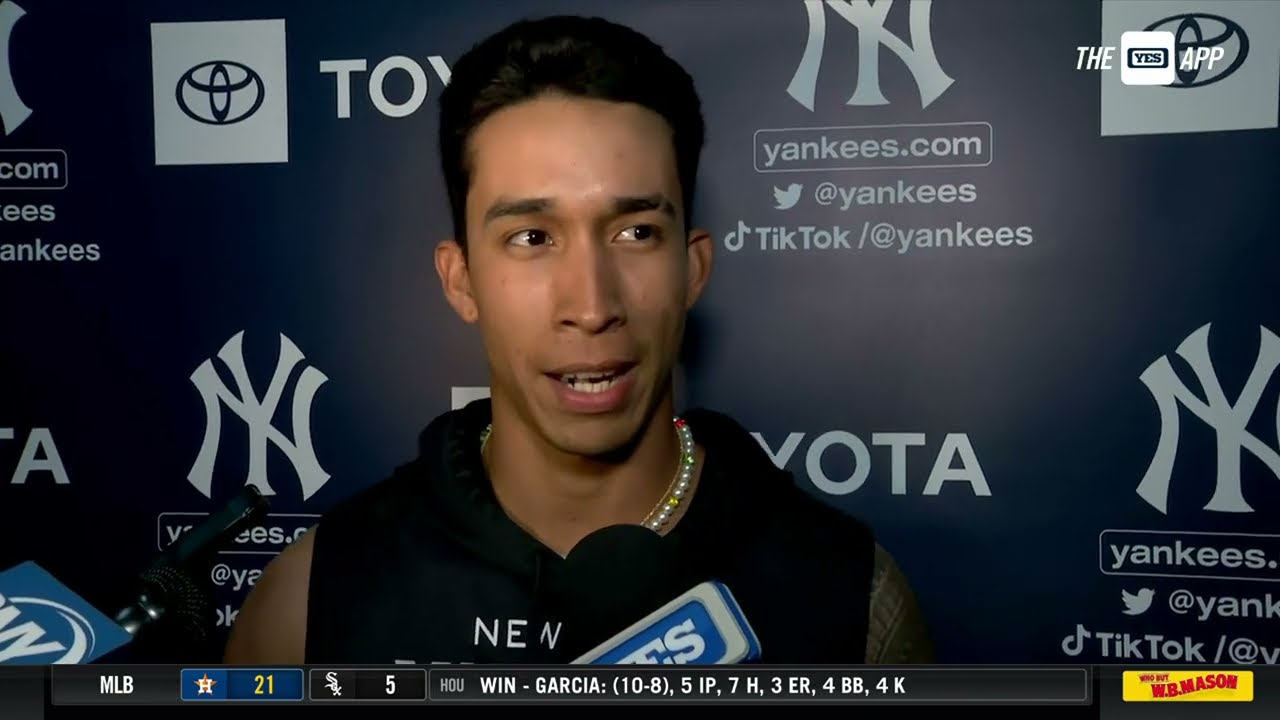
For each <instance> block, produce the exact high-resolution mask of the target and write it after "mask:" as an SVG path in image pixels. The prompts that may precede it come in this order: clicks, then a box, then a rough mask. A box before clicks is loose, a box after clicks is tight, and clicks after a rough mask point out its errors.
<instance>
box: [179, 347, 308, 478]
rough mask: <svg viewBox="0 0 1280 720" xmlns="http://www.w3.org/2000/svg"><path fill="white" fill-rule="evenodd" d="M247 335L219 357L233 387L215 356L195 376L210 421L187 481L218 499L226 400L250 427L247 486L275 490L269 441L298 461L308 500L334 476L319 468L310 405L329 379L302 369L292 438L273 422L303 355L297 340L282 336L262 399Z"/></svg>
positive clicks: (296, 387)
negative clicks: (252, 374)
mask: <svg viewBox="0 0 1280 720" xmlns="http://www.w3.org/2000/svg"><path fill="white" fill-rule="evenodd" d="M243 339H244V332H243V331H242V332H239V333H236V335H235V336H234V337H232V338H231V339H230V340H228V341H227V344H226V345H223V346H222V349H221V350H219V351H218V358H219V359H220V360H222V362H223V363H224V364H225V365H226V366H227V369H229V370H230V371H231V377H232V379H234V380H235V384H236V389H235V390H234V391H233V390H231V389H230V388H228V387H227V386H226V384H225V383H223V382H222V378H220V377H219V376H218V372H217V370H216V369H215V368H214V366H213V360H212V359H210V360H205V361H204V362H203V363H201V364H200V367H198V368H196V371H195V372H194V373H192V374H191V382H192V383H193V384H194V385H195V386H196V389H197V390H199V391H200V397H201V398H203V399H204V411H205V418H206V420H205V430H204V442H203V443H202V444H201V445H200V454H199V455H197V456H196V461H195V464H194V465H192V466H191V472H190V473H188V474H187V480H189V481H190V482H191V484H192V485H194V486H195V488H196V489H197V490H199V491H200V492H202V493H204V495H205V497H208V498H212V497H213V468H214V464H215V463H216V462H217V459H218V442H219V440H220V439H221V437H222V412H221V410H222V405H220V404H219V401H221V402H222V403H223V404H225V405H226V407H227V408H228V409H230V410H231V411H232V412H234V413H235V414H236V415H238V416H239V417H240V419H241V420H243V421H244V422H245V424H246V425H247V426H248V428H249V475H248V478H247V480H246V482H245V484H246V485H253V486H255V487H257V488H258V490H259V491H261V492H262V494H263V495H274V494H275V491H274V490H272V488H271V484H270V483H269V482H267V442H268V441H270V442H271V443H273V444H274V445H275V446H276V447H278V448H279V449H280V450H282V451H283V452H284V454H285V456H286V457H288V458H289V462H291V463H293V469H294V471H296V472H297V473H298V482H299V483H300V484H301V486H302V499H303V500H307V499H309V498H310V497H311V496H312V495H314V494H315V493H316V491H317V490H319V489H320V488H321V487H323V486H324V484H325V483H326V482H328V480H329V473H327V472H325V470H324V468H322V467H321V466H320V461H319V460H318V459H316V452H315V448H314V447H313V446H312V444H311V405H312V403H313V402H314V401H315V397H316V392H317V391H318V390H319V389H320V386H321V385H323V384H324V383H325V382H327V381H328V379H329V378H327V377H325V375H324V373H322V372H320V371H319V370H317V369H315V368H314V367H309V366H308V367H306V368H305V369H303V371H302V374H301V375H300V376H299V377H298V380H297V383H296V384H295V385H294V388H293V413H292V427H293V440H292V441H289V440H288V439H287V438H286V437H285V436H284V433H282V432H280V431H279V430H277V429H276V428H275V426H273V425H272V424H271V419H272V418H273V417H275V413H276V408H277V407H278V406H279V405H280V399H281V397H282V396H283V395H284V391H285V387H286V385H287V384H288V383H289V378H290V376H291V375H292V374H293V369H294V367H295V366H297V364H298V363H299V362H302V360H303V359H304V357H303V355H302V351H301V350H299V349H298V346H297V345H294V344H293V341H292V340H290V339H289V338H287V337H285V336H284V335H283V334H281V335H280V357H279V360H277V361H276V369H275V373H274V374H272V376H271V384H270V385H269V386H268V387H267V391H266V394H264V395H263V396H262V398H261V399H259V398H258V397H257V395H255V394H254V391H253V384H252V383H251V382H249V372H248V370H246V368H245V361H244V350H243V346H242V342H243Z"/></svg>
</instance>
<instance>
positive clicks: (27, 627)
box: [0, 486, 269, 665]
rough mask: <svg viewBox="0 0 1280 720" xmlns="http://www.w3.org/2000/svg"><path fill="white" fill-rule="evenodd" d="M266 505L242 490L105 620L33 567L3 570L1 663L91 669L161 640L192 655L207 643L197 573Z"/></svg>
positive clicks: (150, 570) (165, 556)
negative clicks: (139, 643) (138, 643)
mask: <svg viewBox="0 0 1280 720" xmlns="http://www.w3.org/2000/svg"><path fill="white" fill-rule="evenodd" d="M268 506H269V503H268V502H267V500H266V498H264V497H263V496H262V494H261V493H260V492H258V490H257V488H254V487H253V486H246V487H245V489H244V491H243V492H241V493H240V494H239V495H238V496H237V497H236V498H234V499H233V500H232V501H231V502H230V503H228V504H227V505H225V506H224V507H223V508H221V509H219V510H217V511H215V512H214V513H212V514H211V515H210V516H209V518H208V519H206V520H205V521H204V522H202V523H200V524H199V525H198V526H196V527H195V528H192V529H191V530H190V531H188V532H186V533H184V534H183V535H182V537H180V538H179V539H178V540H177V541H175V542H174V543H172V544H170V545H169V546H168V547H167V548H165V550H164V551H163V553H162V554H161V555H160V557H158V558H157V559H156V560H154V561H153V562H152V563H151V564H150V565H149V566H148V567H147V568H146V569H145V570H143V572H142V573H141V574H140V575H138V577H136V578H135V579H134V580H133V582H132V583H131V589H130V591H129V593H128V599H127V601H125V602H124V603H122V604H121V606H119V607H120V609H119V610H118V611H116V612H115V613H114V614H113V616H110V617H109V616H107V615H106V614H105V613H103V612H102V611H100V610H98V609H97V608H96V607H94V605H93V604H92V603H90V602H89V601H87V600H85V599H84V598H82V597H80V596H79V595H77V594H76V593H75V592H73V591H72V590H71V589H70V588H68V587H67V586H66V585H64V584H63V583H61V582H60V581H58V580H57V579H56V578H55V577H54V576H53V575H51V574H50V573H49V572H48V571H46V570H45V569H44V568H41V567H40V566H39V565H37V564H36V563H34V562H30V561H29V562H25V563H22V564H21V565H17V566H15V567H13V568H10V569H8V570H5V571H4V572H0V664H6V663H10V664H13V663H17V664H29V665H30V664H36V665H48V664H70V665H76V664H85V663H91V662H94V661H96V660H98V659H99V658H102V657H103V656H105V655H107V654H108V653H112V652H115V651H116V650H119V649H120V648H123V647H124V646H126V645H129V644H130V643H131V642H132V641H133V640H134V639H135V638H136V637H141V638H143V639H146V640H151V639H152V638H154V639H155V640H157V641H161V640H163V641H164V643H165V644H167V645H168V646H169V652H173V653H181V652H189V649H188V648H189V647H190V646H195V645H198V644H200V643H203V642H204V641H205V640H206V639H207V637H208V630H209V626H210V625H211V622H210V620H211V616H212V603H211V601H210V600H209V597H208V594H207V593H206V591H205V590H204V589H203V588H202V586H201V585H200V584H199V583H198V582H197V581H196V580H195V579H194V574H195V573H196V572H198V571H199V570H200V569H202V568H201V566H200V564H201V563H202V562H203V561H204V560H206V559H207V558H209V557H212V555H213V554H214V553H215V552H216V551H217V550H218V548H219V547H220V546H221V545H222V544H224V543H225V542H226V541H227V540H229V539H230V538H231V537H233V536H234V535H235V534H236V533H238V532H239V531H240V530H241V529H242V528H243V527H244V526H245V525H246V524H248V523H250V522H252V521H253V520H256V519H257V518H258V517H259V516H261V515H262V514H264V513H265V511H266V510H267V508H268Z"/></svg>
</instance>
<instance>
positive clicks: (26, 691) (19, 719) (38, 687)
mask: <svg viewBox="0 0 1280 720" xmlns="http://www.w3.org/2000/svg"><path fill="white" fill-rule="evenodd" d="M44 681H45V668H44V667H42V666H39V665H23V666H12V667H6V668H5V669H4V672H2V673H0V710H2V711H0V717H4V720H44V718H45V714H44V711H45V691H44V688H45V683H44Z"/></svg>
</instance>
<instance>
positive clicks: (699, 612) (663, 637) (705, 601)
mask: <svg viewBox="0 0 1280 720" xmlns="http://www.w3.org/2000/svg"><path fill="white" fill-rule="evenodd" d="M759 658H760V640H759V638H757V637H756V634H755V631H754V630H752V629H751V626H750V625H749V624H748V623H747V619H746V617H745V616H744V615H743V613H742V608H741V607H739V606H738V602H737V600H735V599H734V597H733V593H731V592H729V588H727V587H725V586H724V584H723V583H719V582H716V581H706V582H702V583H699V584H697V585H695V586H694V587H693V588H692V589H690V590H688V591H686V592H684V593H683V594H681V595H680V596H679V597H677V598H676V599H674V600H672V601H670V602H668V603H667V604H665V605H663V606H662V607H660V608H658V609H657V610H655V611H653V612H652V613H650V614H649V615H647V616H645V617H644V618H642V619H641V620H639V621H637V622H636V623H634V624H633V625H631V626H630V627H628V628H627V629H625V630H623V631H622V632H620V633H618V634H617V635H615V636H614V637H612V638H610V639H609V640H606V641H605V642H604V643H603V644H601V645H600V646H599V647H597V648H595V649H594V650H591V651H590V652H588V653H586V654H585V655H583V656H582V657H579V658H578V659H577V660H574V661H573V662H572V663H571V664H572V665H658V664H664V665H732V664H735V663H740V662H751V661H754V660H757V659H759Z"/></svg>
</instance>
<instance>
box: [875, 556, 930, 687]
mask: <svg viewBox="0 0 1280 720" xmlns="http://www.w3.org/2000/svg"><path fill="white" fill-rule="evenodd" d="M868 620H869V623H868V626H867V656H866V662H867V663H869V664H877V665H895V664H898V665H909V664H922V663H932V662H933V661H934V660H933V642H932V641H931V640H930V639H929V632H928V628H927V627H926V626H925V623H924V617H923V616H922V615H921V613H920V606H919V605H918V604H917V602H916V597H915V594H914V593H913V592H912V591H911V586H910V585H909V584H908V583H907V578H906V576H905V575H903V574H902V571H901V570H900V569H898V565H897V563H895V562H894V560H893V557H892V556H891V555H889V553H888V552H887V551H886V550H885V549H884V548H882V547H880V545H879V544H876V560H875V571H874V573H873V575H872V579H871V612H870V617H869V618H868Z"/></svg>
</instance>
